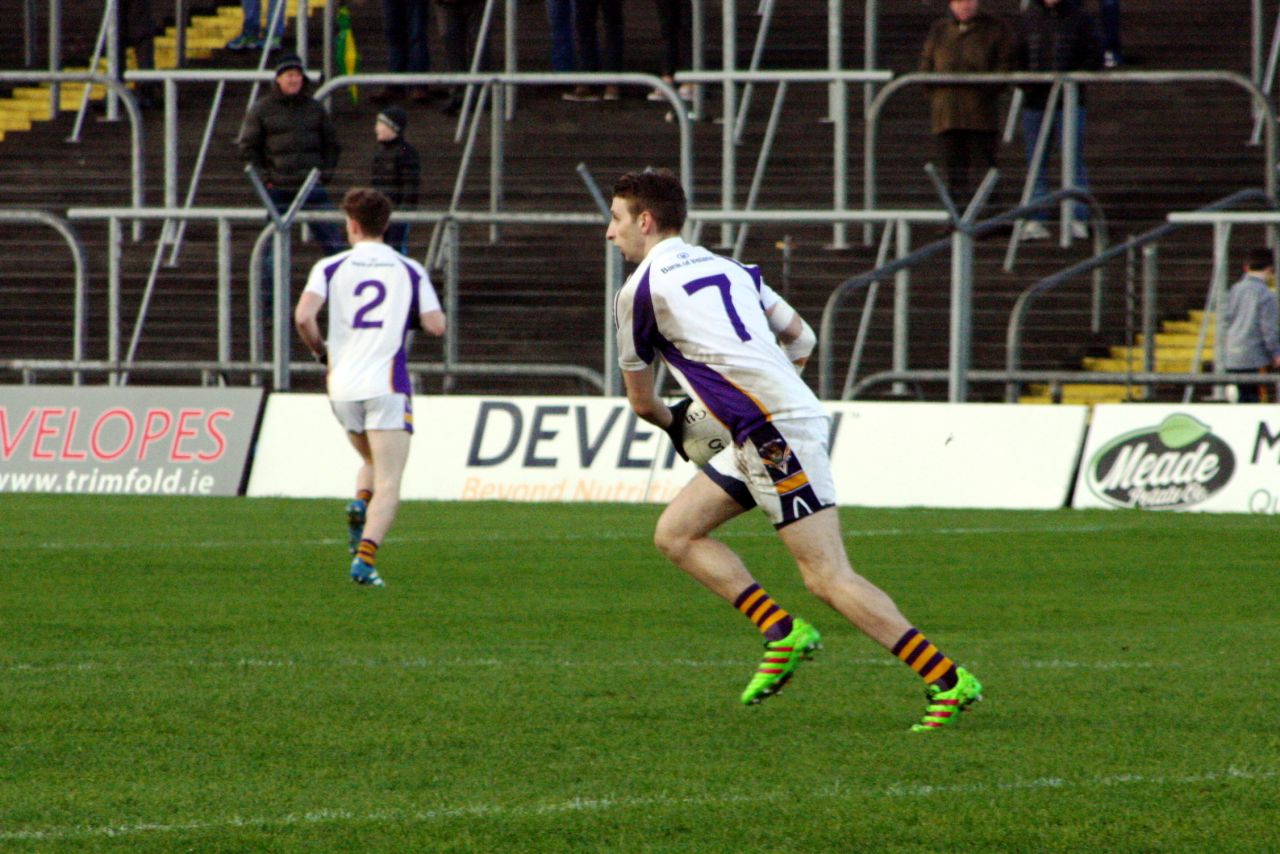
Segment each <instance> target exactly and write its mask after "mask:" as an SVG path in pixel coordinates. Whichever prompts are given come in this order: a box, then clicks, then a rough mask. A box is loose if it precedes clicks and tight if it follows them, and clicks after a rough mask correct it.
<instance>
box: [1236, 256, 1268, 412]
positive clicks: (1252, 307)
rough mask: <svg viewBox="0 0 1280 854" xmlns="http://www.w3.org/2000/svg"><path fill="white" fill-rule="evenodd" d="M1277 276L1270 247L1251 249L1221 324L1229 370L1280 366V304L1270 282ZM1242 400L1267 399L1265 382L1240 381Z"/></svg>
mask: <svg viewBox="0 0 1280 854" xmlns="http://www.w3.org/2000/svg"><path fill="white" fill-rule="evenodd" d="M1274 275H1275V260H1274V257H1273V256H1272V254H1271V250H1270V249H1267V248H1266V247H1259V248H1257V249H1253V250H1251V251H1250V252H1249V256H1248V258H1246V259H1245V263H1244V278H1242V279H1241V280H1240V281H1238V282H1236V283H1235V284H1234V285H1232V286H1231V290H1230V291H1229V292H1228V293H1227V307H1226V310H1225V311H1224V312H1223V314H1222V326H1223V328H1224V329H1226V331H1227V341H1226V347H1225V357H1226V361H1227V370H1228V371H1251V372H1253V373H1262V374H1265V373H1268V372H1270V371H1273V370H1275V369H1277V368H1280V304H1278V303H1277V300H1276V295H1275V292H1274V291H1272V290H1271V288H1269V287H1268V281H1269V280H1270V279H1272V277H1273V276H1274ZM1236 390H1237V392H1238V396H1237V398H1236V399H1237V400H1238V401H1239V402H1240V403H1260V402H1262V401H1265V400H1267V398H1268V394H1267V384H1266V383H1244V382H1242V383H1237V384H1236Z"/></svg>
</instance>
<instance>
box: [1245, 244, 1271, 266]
mask: <svg viewBox="0 0 1280 854" xmlns="http://www.w3.org/2000/svg"><path fill="white" fill-rule="evenodd" d="M1275 265H1276V258H1275V254H1274V253H1273V252H1272V251H1271V250H1270V249H1268V248H1266V247H1265V246H1259V247H1257V248H1256V249H1250V250H1249V254H1248V255H1247V256H1245V259H1244V268H1245V269H1246V270H1257V271H1261V270H1268V269H1270V268H1272V267H1274V266H1275Z"/></svg>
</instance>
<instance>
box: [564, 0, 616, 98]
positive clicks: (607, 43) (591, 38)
mask: <svg viewBox="0 0 1280 854" xmlns="http://www.w3.org/2000/svg"><path fill="white" fill-rule="evenodd" d="M573 6H574V11H573V16H574V17H573V28H574V32H575V33H576V34H577V41H578V69H579V70H580V71H613V72H618V73H621V71H622V43H623V41H622V40H623V28H622V0H574V3H573ZM596 18H600V19H601V21H602V22H603V24H604V59H603V61H602V60H601V57H600V40H599V38H597V36H596ZM562 97H563V98H564V99H565V100H566V101H599V100H600V99H601V98H602V97H603V98H604V100H606V101H617V100H620V99H621V98H622V92H621V90H620V89H619V88H618V87H617V86H615V85H612V84H610V85H608V86H605V87H604V90H603V92H601V91H600V90H597V89H595V88H593V87H591V86H575V87H574V88H573V89H572V90H570V91H568V92H565V93H564V95H563V96H562Z"/></svg>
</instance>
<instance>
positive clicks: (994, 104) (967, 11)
mask: <svg viewBox="0 0 1280 854" xmlns="http://www.w3.org/2000/svg"><path fill="white" fill-rule="evenodd" d="M947 6H948V13H947V14H946V15H945V16H943V17H942V18H939V19H938V20H936V21H934V22H933V26H931V27H930V28H929V34H928V36H927V37H926V38H925V42H924V49H923V50H922V51H921V54H920V70H921V71H925V72H943V73H951V74H959V73H965V74H967V73H977V72H994V71H1009V70H1010V69H1011V68H1012V67H1013V58H1014V50H1015V42H1014V35H1013V30H1012V29H1011V28H1010V27H1009V26H1008V25H1007V24H1006V23H1005V22H1004V21H1002V20H1001V19H999V18H996V17H994V16H993V15H989V14H987V13H986V12H983V11H981V10H980V9H979V8H978V0H950V2H949V3H948V4H947ZM1000 92H1001V87H1000V86H994V85H986V84H983V85H974V84H963V85H954V84H952V85H938V86H930V87H929V88H928V94H929V103H930V110H931V113H932V126H933V133H934V135H935V136H936V137H937V138H938V142H939V144H940V146H941V152H942V159H943V165H944V169H945V171H946V180H947V189H948V190H949V191H950V193H951V197H952V199H953V200H954V201H955V203H956V205H957V206H958V207H960V208H961V209H963V207H964V205H965V204H967V203H968V200H969V196H970V195H971V194H972V193H973V190H974V188H975V186H976V183H975V181H974V174H975V172H976V173H977V174H978V176H979V177H981V175H982V174H984V173H985V172H986V171H987V170H988V169H990V168H991V167H993V166H995V165H996V152H997V151H998V147H997V146H998V144H999V130H1000V117H999V115H998V112H997V109H998V106H999V100H1000Z"/></svg>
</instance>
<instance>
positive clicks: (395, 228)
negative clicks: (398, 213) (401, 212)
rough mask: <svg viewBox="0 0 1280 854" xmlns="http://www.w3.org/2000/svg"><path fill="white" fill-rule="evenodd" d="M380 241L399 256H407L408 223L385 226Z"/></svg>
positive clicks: (394, 223)
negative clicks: (385, 229) (385, 230)
mask: <svg viewBox="0 0 1280 854" xmlns="http://www.w3.org/2000/svg"><path fill="white" fill-rule="evenodd" d="M382 240H383V242H384V243H386V244H387V245H388V246H390V247H391V248H392V249H394V250H396V251H397V252H399V253H400V254H401V255H408V254H409V223H407V222H393V223H391V224H390V225H388V226H387V232H386V234H384V235H383V236H382Z"/></svg>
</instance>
